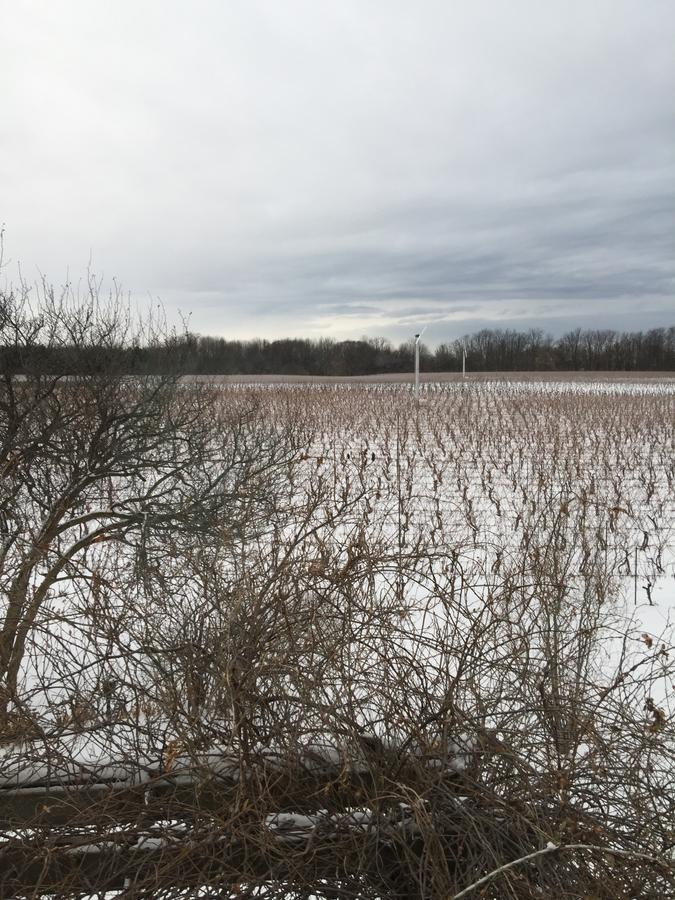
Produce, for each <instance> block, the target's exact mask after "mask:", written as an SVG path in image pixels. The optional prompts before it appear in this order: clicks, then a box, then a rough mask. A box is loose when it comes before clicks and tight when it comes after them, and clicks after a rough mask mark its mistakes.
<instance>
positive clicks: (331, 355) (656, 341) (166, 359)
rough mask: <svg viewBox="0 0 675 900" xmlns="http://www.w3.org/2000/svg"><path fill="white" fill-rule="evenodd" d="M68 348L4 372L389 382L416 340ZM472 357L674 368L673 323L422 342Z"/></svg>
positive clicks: (15, 355) (510, 365) (515, 365)
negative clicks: (644, 327) (358, 377)
mask: <svg viewBox="0 0 675 900" xmlns="http://www.w3.org/2000/svg"><path fill="white" fill-rule="evenodd" d="M73 349H74V348H73V347H72V346H71V345H70V344H69V343H68V342H67V341H63V342H60V343H56V344H55V343H54V342H52V343H51V344H50V345H49V346H45V345H43V344H41V343H39V342H34V341H31V340H30V336H29V337H28V339H26V340H22V339H19V340H17V339H16V336H15V339H14V340H13V341H11V342H9V343H5V345H4V346H0V368H2V369H3V370H4V371H13V372H36V371H42V372H49V373H73V374H75V373H91V372H96V371H109V370H110V368H111V366H112V367H113V368H115V369H117V370H120V371H125V372H127V373H129V374H135V373H140V374H168V373H171V372H173V373H184V374H195V375H317V376H322V375H328V376H330V375H333V376H352V375H386V374H390V373H395V372H406V371H408V370H410V369H411V368H412V365H413V357H414V341H413V339H410V340H408V341H405V342H403V343H401V344H398V345H395V344H393V343H392V342H391V341H389V340H387V339H386V338H383V337H375V338H365V337H364V338H362V339H361V340H342V341H338V340H335V339H333V338H318V339H311V338H283V339H280V340H264V339H258V338H256V339H252V340H229V339H227V338H224V337H215V336H210V335H199V334H194V333H190V332H185V333H182V334H180V333H176V334H174V335H173V336H170V337H168V338H167V335H166V333H165V334H164V335H163V337H162V340H161V341H158V340H155V339H153V338H150V339H149V340H146V341H138V340H137V341H135V342H134V343H132V344H127V345H120V344H112V343H111V344H110V345H109V346H106V347H100V346H99V347H86V346H82V345H81V344H79V345H78V347H77V352H73ZM464 352H465V353H466V364H467V370H468V371H471V372H517V371H525V372H545V371H625V372H635V371H673V370H675V326H670V327H668V328H652V329H650V330H648V331H631V332H619V331H613V330H611V329H581V328H575V329H574V330H572V331H568V332H567V333H565V334H563V335H562V336H561V337H557V338H556V337H553V336H552V335H550V334H546V333H545V332H544V331H543V330H541V329H538V328H531V329H528V330H526V331H517V330H515V329H509V328H507V329H491V328H484V329H481V330H480V331H477V332H475V333H473V334H469V335H465V336H464V337H462V338H457V339H456V340H453V341H449V342H444V343H441V344H440V345H439V346H438V347H436V349H435V350H432V349H430V348H429V347H428V346H427V345H426V344H424V343H421V344H420V364H421V368H422V371H426V372H453V371H455V372H457V371H461V369H462V358H463V354H464Z"/></svg>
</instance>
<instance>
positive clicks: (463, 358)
mask: <svg viewBox="0 0 675 900" xmlns="http://www.w3.org/2000/svg"><path fill="white" fill-rule="evenodd" d="M462 378H466V344H465V343H464V342H463V341H462Z"/></svg>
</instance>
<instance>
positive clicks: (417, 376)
mask: <svg viewBox="0 0 675 900" xmlns="http://www.w3.org/2000/svg"><path fill="white" fill-rule="evenodd" d="M426 330H427V326H426V325H425V326H424V328H423V329H422V330H421V331H420V333H419V334H416V335H415V399H416V400H418V401H419V399H420V338H421V337H422V335H423V334H424V332H425V331H426Z"/></svg>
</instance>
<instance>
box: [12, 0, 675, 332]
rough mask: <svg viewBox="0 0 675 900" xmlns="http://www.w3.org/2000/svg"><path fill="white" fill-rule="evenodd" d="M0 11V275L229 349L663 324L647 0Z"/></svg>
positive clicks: (96, 4)
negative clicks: (95, 285)
mask: <svg viewBox="0 0 675 900" xmlns="http://www.w3.org/2000/svg"><path fill="white" fill-rule="evenodd" d="M2 6H3V9H2V16H1V25H0V74H1V75H2V81H1V83H2V100H1V104H2V105H1V108H0V222H3V223H4V225H5V261H6V262H7V261H9V262H8V264H7V265H6V267H5V270H4V278H5V279H11V280H13V281H16V278H17V271H18V266H19V265H20V267H21V271H22V273H23V276H24V277H25V278H26V279H28V280H29V281H33V280H35V279H36V278H37V276H38V273H39V272H42V273H44V274H45V275H46V276H47V277H48V278H49V280H50V281H52V282H54V283H55V284H59V283H61V282H63V281H64V280H65V278H66V277H67V276H68V275H69V277H70V278H71V280H73V281H77V279H78V278H79V277H80V276H81V275H82V273H83V272H84V271H85V270H86V267H87V265H88V263H89V260H90V259H91V266H92V269H93V271H94V272H96V273H97V274H99V275H101V276H103V277H104V278H105V279H108V280H110V279H111V278H112V277H113V276H115V277H116V278H117V279H118V280H119V281H121V282H122V284H123V285H124V287H125V288H126V289H127V290H128V291H129V292H130V293H131V295H132V297H133V298H134V299H139V300H140V301H141V302H142V303H143V302H145V301H146V300H147V299H148V298H150V297H152V298H159V299H160V300H161V301H162V303H163V304H164V306H165V308H166V310H167V312H168V313H169V315H170V316H171V317H173V316H174V315H175V312H176V310H178V309H180V310H182V312H183V313H184V314H186V315H187V314H189V315H190V327H191V328H192V330H194V331H198V332H201V333H211V334H220V335H225V336H230V337H254V336H263V337H275V336H289V335H304V336H313V337H317V336H332V337H337V338H341V337H358V336H360V335H363V334H367V335H370V336H374V335H386V336H388V337H391V338H393V339H394V340H401V339H405V338H407V337H408V336H409V335H410V333H411V332H413V331H416V330H418V329H419V327H420V326H421V325H427V326H428V331H427V335H428V337H429V343H431V344H436V343H438V342H439V341H442V340H445V339H447V338H452V337H455V336H458V335H460V334H463V333H465V332H468V331H472V330H475V329H477V328H480V327H495V326H496V327H515V328H523V327H530V326H539V327H543V328H545V329H547V330H550V331H552V332H553V333H554V334H555V333H560V332H562V331H563V330H565V329H566V328H569V327H573V326H575V325H577V324H578V325H580V326H582V327H611V328H617V329H624V328H631V329H632V328H649V327H653V326H657V325H665V324H672V323H673V322H675V300H674V294H675V292H674V285H675V279H674V272H675V252H674V251H675V50H674V48H675V2H673V0H634V2H626V0H581V2H576V0H485V2H477V0H454V2H453V0H438V2H437V0H405V2H403V0H269V2H259V0H201V2H195V0H191V2H189V3H186V2H184V0H182V2H180V3H176V2H167V0H161V2H147V0H134V2H127V0H116V2H114V3H109V2H103V0H86V2H72V0H59V2H54V0H44V2H21V0H15V2H5V3H3V4H2Z"/></svg>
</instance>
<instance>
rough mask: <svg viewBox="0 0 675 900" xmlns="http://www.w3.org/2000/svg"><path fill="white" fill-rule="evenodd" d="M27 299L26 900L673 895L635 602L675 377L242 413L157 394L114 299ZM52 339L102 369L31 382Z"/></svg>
mask: <svg viewBox="0 0 675 900" xmlns="http://www.w3.org/2000/svg"><path fill="white" fill-rule="evenodd" d="M0 309H1V315H0V327H1V331H2V345H1V346H0V352H2V353H3V357H2V360H3V363H2V373H1V378H2V380H1V383H0V470H1V472H2V494H1V496H0V540H1V549H0V589H1V591H2V610H1V612H2V622H1V628H0V671H1V673H2V678H3V683H2V694H1V696H0V701H1V703H0V707H1V708H0V818H1V819H2V823H3V824H2V831H3V833H2V836H0V894H2V896H7V897H11V896H18V897H25V896H42V895H48V894H51V895H56V896H59V897H71V896H72V897H77V896H84V895H94V896H103V895H104V894H105V892H106V891H115V890H120V891H122V892H123V894H122V895H123V896H125V897H133V896H138V897H141V896H142V897H167V898H168V897H178V896H180V897H187V896H195V897H197V896H199V897H247V896H248V897H265V898H274V897H278V898H307V900H309V898H311V897H319V898H322V897H325V898H350V897H351V898H373V900H374V898H398V900H413V898H414V900H417V898H425V900H436V898H438V900H440V898H449V897H466V896H473V897H483V898H502V897H504V898H506V897H509V898H544V897H557V898H565V897H567V898H581V897H602V898H608V900H609V898H612V900H615V898H622V897H625V898H631V897H655V898H656V897H664V896H668V895H670V894H672V893H673V891H674V890H675V876H674V874H673V867H672V853H671V848H672V846H673V844H674V842H675V838H674V836H673V824H672V823H673V821H674V816H673V813H674V809H673V799H672V798H673V797H674V796H675V792H674V790H673V788H674V785H673V777H674V775H675V766H674V759H673V728H672V723H671V719H670V709H669V706H668V692H669V691H670V689H671V688H670V684H671V681H672V677H673V674H675V673H673V672H672V663H671V648H670V646H669V645H668V644H667V643H666V641H665V639H661V636H660V635H657V634H654V633H652V632H649V631H645V630H643V629H641V627H639V626H636V625H635V623H632V622H631V621H628V620H627V619H626V617H625V615H624V606H623V605H622V600H621V596H622V590H623V589H624V588H625V587H626V586H627V587H628V588H629V592H630V601H631V604H632V603H633V602H634V600H635V599H637V600H638V601H639V602H643V601H644V602H646V603H647V602H651V600H652V592H653V591H655V590H656V585H657V583H658V580H659V578H661V577H663V575H664V574H665V573H667V572H668V566H669V565H670V564H671V563H670V561H669V558H668V552H669V547H672V524H673V522H672V513H673V506H672V497H673V492H672V487H673V470H672V460H673V455H672V433H671V428H670V423H671V422H672V398H673V394H672V391H670V390H669V388H668V387H667V386H666V387H663V388H658V387H653V388H652V389H651V390H649V391H648V390H642V389H641V388H640V387H639V385H638V386H633V387H632V388H631V389H630V391H627V392H626V393H624V394H622V395H621V397H620V402H617V397H616V395H612V393H611V392H606V393H604V394H602V393H592V392H586V393H575V392H573V391H567V392H566V391H565V390H555V391H551V392H547V391H546V389H545V387H542V388H538V387H537V386H536V385H534V386H533V385H529V386H528V387H527V389H524V388H523V389H522V390H521V389H520V388H518V386H517V385H509V386H499V385H497V386H494V385H493V386H490V385H472V384H467V385H454V386H452V385H451V386H446V387H445V388H438V389H437V390H435V391H430V392H429V393H428V394H427V399H426V401H424V402H422V403H421V404H419V405H418V404H415V402H414V400H413V398H412V397H411V395H410V394H409V392H408V391H405V390H401V389H388V390H385V389H376V390H367V389H365V388H363V389H359V390H344V389H340V390H328V389H312V390H304V389H303V390H299V389H281V388H275V389H273V390H269V391H259V390H248V389H241V388H240V389H236V390H223V389H222V388H221V389H218V388H215V387H212V386H208V385H196V384H190V385H185V384H180V383H177V382H176V381H175V380H174V379H172V378H169V377H163V378H157V377H150V376H147V375H142V374H136V375H135V377H134V378H129V377H128V373H127V372H126V371H125V370H124V368H123V367H119V366H118V365H117V363H118V362H119V360H120V358H121V356H120V354H119V353H117V349H118V348H120V347H128V346H130V345H133V344H134V342H136V343H138V341H139V339H140V338H139V334H138V333H137V332H135V331H134V327H133V325H132V323H130V322H129V321H128V320H127V319H126V318H125V316H124V315H123V314H121V312H120V307H119V306H117V307H115V306H114V305H113V306H107V305H105V306H104V305H102V304H99V303H98V299H97V297H96V296H95V292H93V293H92V296H91V297H89V298H88V299H85V300H84V301H82V302H79V301H77V302H76V301H73V300H72V299H71V298H69V297H67V296H66V297H61V298H55V297H54V296H53V295H47V296H46V297H43V298H42V304H41V307H40V313H39V314H37V313H34V312H33V311H31V309H30V307H29V305H28V304H27V301H26V298H25V297H21V296H19V297H18V298H17V297H9V296H5V297H3V298H2V304H1V306H0ZM153 340H154V346H160V344H161V339H160V338H159V337H158V336H157V335H156V334H155V335H154V337H153ZM168 343H169V345H171V341H169V342H168ZM46 345H51V346H54V347H55V348H60V352H63V353H66V352H68V353H74V354H78V353H79V354H80V356H79V358H78V359H79V362H77V366H76V368H77V370H78V372H79V374H78V375H77V376H71V377H65V378H64V377H58V376H55V375H49V374H45V373H44V371H43V369H44V367H43V366H41V365H39V364H37V363H36V365H35V368H34V369H31V364H32V363H31V360H33V361H34V355H31V354H30V353H27V354H25V355H24V357H23V362H22V368H21V373H20V374H18V375H17V371H16V359H17V356H20V354H21V352H25V348H26V347H29V346H33V347H36V346H40V347H42V346H46ZM9 351H11V352H9ZM94 359H97V360H98V362H97V364H96V365H90V363H91V361H92V360H94ZM101 360H105V361H106V362H105V364H104V365H101ZM87 361H88V362H87ZM636 564H637V570H636ZM636 627H637V631H636Z"/></svg>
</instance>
